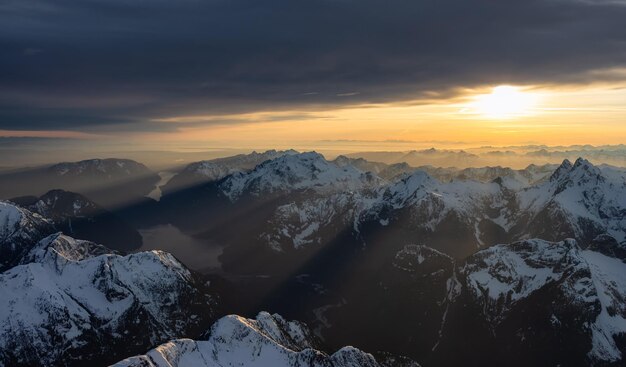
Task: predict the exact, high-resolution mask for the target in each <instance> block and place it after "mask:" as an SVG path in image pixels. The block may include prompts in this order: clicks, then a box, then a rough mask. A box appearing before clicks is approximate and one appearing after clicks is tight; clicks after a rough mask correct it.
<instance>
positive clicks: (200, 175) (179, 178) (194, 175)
mask: <svg viewBox="0 0 626 367" xmlns="http://www.w3.org/2000/svg"><path fill="white" fill-rule="evenodd" d="M291 154H297V152H296V151H294V150H286V151H276V150H268V151H265V152H263V153H257V152H252V153H250V154H239V155H236V156H232V157H226V158H217V159H212V160H208V161H199V162H194V163H191V164H189V165H187V166H186V167H185V168H184V169H183V170H182V171H180V172H179V173H177V174H176V175H175V176H174V177H172V179H171V180H170V181H169V182H168V183H167V184H166V185H165V186H163V189H162V190H163V192H164V193H166V192H169V193H172V192H176V191H178V190H182V189H186V188H189V187H193V186H197V185H200V184H204V183H209V182H213V181H219V180H220V179H222V178H224V177H226V176H228V175H231V174H233V173H236V172H246V171H250V170H252V169H254V167H256V166H257V165H259V164H261V163H263V162H265V161H267V160H271V159H275V158H278V157H281V156H283V155H291Z"/></svg>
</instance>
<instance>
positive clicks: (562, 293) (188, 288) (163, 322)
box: [0, 151, 626, 367]
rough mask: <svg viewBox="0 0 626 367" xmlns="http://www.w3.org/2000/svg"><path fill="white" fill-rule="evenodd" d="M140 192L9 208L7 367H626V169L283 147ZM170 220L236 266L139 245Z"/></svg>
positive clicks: (0, 319)
mask: <svg viewBox="0 0 626 367" xmlns="http://www.w3.org/2000/svg"><path fill="white" fill-rule="evenodd" d="M90 162H92V163H91V164H92V165H96V166H98V165H99V164H100V163H98V162H99V161H90ZM78 166H80V165H78ZM114 166H118V167H119V165H117V164H115V165H114ZM73 167H74V166H73ZM116 170H117V169H116ZM105 171H106V169H105ZM68 172H69V171H68ZM83 172H87V173H85V174H86V175H87V176H90V175H91V173H90V172H91V169H83ZM78 175H80V174H78ZM105 175H106V172H105ZM149 175H151V174H149ZM79 180H80V179H79ZM152 185H154V183H153V184H152ZM148 186H149V185H146V187H145V189H144V190H142V192H145V193H144V194H143V195H146V194H147V192H149V191H150V190H151V187H148ZM42 187H43V185H42ZM131 191H132V190H131ZM138 193H139V192H138V191H135V192H134V193H133V198H134V199H133V200H130V201H129V202H127V203H126V204H125V205H124V206H123V207H122V208H120V207H103V206H101V205H100V204H99V203H97V201H96V200H94V199H92V198H91V197H90V196H89V192H87V193H81V194H78V193H73V192H68V191H62V190H53V191H50V192H47V191H46V192H44V193H43V194H40V193H38V192H25V193H23V194H24V195H31V196H28V197H24V196H22V197H18V198H13V199H12V201H0V255H1V256H0V259H1V260H2V263H1V268H0V271H2V273H0V293H1V294H3V295H6V296H5V297H3V298H2V300H0V302H1V303H2V307H0V310H2V311H0V365H32V364H48V365H71V366H75V365H93V362H94V361H96V360H97V361H99V362H98V364H101V365H105V364H108V363H115V362H118V361H120V362H119V364H118V365H120V366H169V365H172V366H191V365H200V366H203V365H206V366H246V365H248V366H252V365H272V366H278V367H280V366H385V367H386V366H417V365H418V363H419V365H422V366H458V365H486V366H496V365H509V366H527V365H537V366H555V365H562V366H588V365H593V366H620V365H623V362H624V353H626V282H625V279H626V278H625V277H624V274H626V173H625V171H624V170H622V169H620V168H617V167H612V166H607V165H599V166H596V165H593V164H592V163H590V162H589V161H587V160H585V159H583V158H580V159H577V160H576V161H575V162H573V163H572V162H570V161H569V160H564V161H563V162H562V163H561V164H560V165H558V166H551V165H544V166H536V165H531V166H528V167H527V168H525V169H522V170H514V169H510V168H506V167H483V168H468V169H451V168H437V167H411V166H410V165H408V164H387V163H376V162H369V161H367V160H365V159H359V158H351V157H345V156H340V157H338V158H336V159H334V160H327V159H326V158H324V156H322V155H320V154H318V153H315V152H307V153H298V152H295V151H268V152H265V153H253V154H251V155H249V156H248V155H239V156H235V157H231V158H228V159H221V160H217V161H203V162H198V163H192V164H190V165H188V166H186V167H184V168H182V169H181V170H179V171H178V172H177V173H176V174H175V175H174V176H173V178H172V179H171V180H170V181H169V182H168V183H167V184H165V185H164V186H163V196H162V197H161V198H160V201H158V202H157V201H154V200H152V199H149V198H141V197H140V196H139V194H138ZM39 195H42V196H39ZM138 198H139V199H138ZM131 213H132V215H131ZM162 223H168V224H173V225H175V226H176V227H177V228H180V229H181V230H182V231H183V232H185V233H187V234H189V235H191V236H194V237H195V238H198V239H205V240H207V241H214V242H216V243H220V244H222V245H223V246H224V249H223V253H222V255H221V256H220V258H219V259H220V262H221V265H222V270H221V271H220V272H218V273H213V274H201V273H197V272H194V271H191V270H189V269H188V268H187V267H185V265H183V264H182V263H181V262H180V261H178V260H177V259H176V257H175V255H176V254H175V252H174V255H172V254H169V253H166V252H161V251H148V252H138V253H127V252H125V251H132V250H133V249H134V248H136V246H134V245H132V243H133V242H132V240H130V239H131V238H133V237H134V233H135V232H136V231H137V229H138V228H137V226H138V225H151V224H152V225H153V224H162ZM81 226H82V228H81ZM89 226H91V227H89ZM85 228H86V229H85ZM125 231H126V232H125ZM107 233H108V234H109V235H107V236H104V234H107ZM113 234H114V235H113ZM78 238H80V239H78ZM102 245H106V246H102ZM266 311H269V312H270V313H268V312H266ZM237 314H238V315H240V316H238V315H237ZM287 319H290V320H299V321H286V320H287ZM307 325H309V326H307ZM103 340H105V341H106V342H102V341H103ZM348 345H352V346H353V347H346V346H348ZM363 351H368V352H369V353H371V354H369V353H367V352H363ZM134 355H135V356H134ZM133 356H134V357H133ZM125 358H127V359H125Z"/></svg>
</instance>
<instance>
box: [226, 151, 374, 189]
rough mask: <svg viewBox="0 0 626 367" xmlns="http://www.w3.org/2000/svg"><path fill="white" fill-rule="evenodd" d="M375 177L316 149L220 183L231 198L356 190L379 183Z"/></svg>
mask: <svg viewBox="0 0 626 367" xmlns="http://www.w3.org/2000/svg"><path fill="white" fill-rule="evenodd" d="M379 182H380V179H378V177H376V176H374V175H372V174H369V173H364V172H362V171H361V170H359V169H357V168H355V167H353V166H351V165H348V166H343V167H340V166H338V165H337V164H334V163H332V162H329V161H327V160H326V159H325V158H324V156H322V155H321V154H319V153H316V152H306V153H299V154H291V155H283V156H280V157H278V158H276V159H273V160H270V161H266V162H264V163H262V164H260V165H258V166H257V167H256V168H255V169H254V170H252V171H250V172H246V173H235V174H233V175H232V176H230V177H228V178H227V179H226V180H225V181H224V182H223V183H221V184H220V189H221V190H222V192H223V193H224V194H225V195H226V196H227V197H228V198H230V199H231V200H233V201H234V200H237V199H238V198H239V197H240V196H241V195H243V194H244V193H250V194H252V195H260V194H261V193H273V192H277V191H294V190H303V189H317V190H322V191H330V192H335V191H341V190H357V189H360V188H363V187H364V186H367V185H374V184H378V183H379Z"/></svg>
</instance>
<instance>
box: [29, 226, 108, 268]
mask: <svg viewBox="0 0 626 367" xmlns="http://www.w3.org/2000/svg"><path fill="white" fill-rule="evenodd" d="M110 252H111V250H109V249H108V248H106V247H104V246H101V245H98V244H95V243H93V242H90V241H83V240H77V239H74V238H72V237H69V236H66V235H64V234H62V233H60V232H59V233H55V234H52V235H50V236H48V237H46V238H44V239H42V240H41V241H39V242H38V243H37V244H36V245H35V246H33V248H31V249H30V251H29V252H28V253H27V254H26V255H25V256H24V257H23V258H22V259H21V260H20V264H21V265H24V264H28V263H34V262H37V263H50V262H56V261H58V260H59V259H62V260H63V261H64V262H67V261H80V260H84V259H87V258H90V257H93V256H99V255H105V254H108V253H110Z"/></svg>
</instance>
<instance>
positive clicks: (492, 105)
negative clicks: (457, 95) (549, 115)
mask: <svg viewBox="0 0 626 367" xmlns="http://www.w3.org/2000/svg"><path fill="white" fill-rule="evenodd" d="M537 101H538V95H536V94H534V93H531V92H526V91H524V90H522V89H521V88H519V87H514V86H510V85H500V86H497V87H495V88H493V90H492V91H491V93H489V94H482V95H479V96H476V97H475V99H474V102H473V103H471V105H470V108H471V110H472V111H473V112H475V113H477V114H480V115H482V116H484V117H486V118H490V119H510V118H515V117H520V116H527V115H530V114H531V113H532V112H533V108H534V107H535V106H536V105H537Z"/></svg>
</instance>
